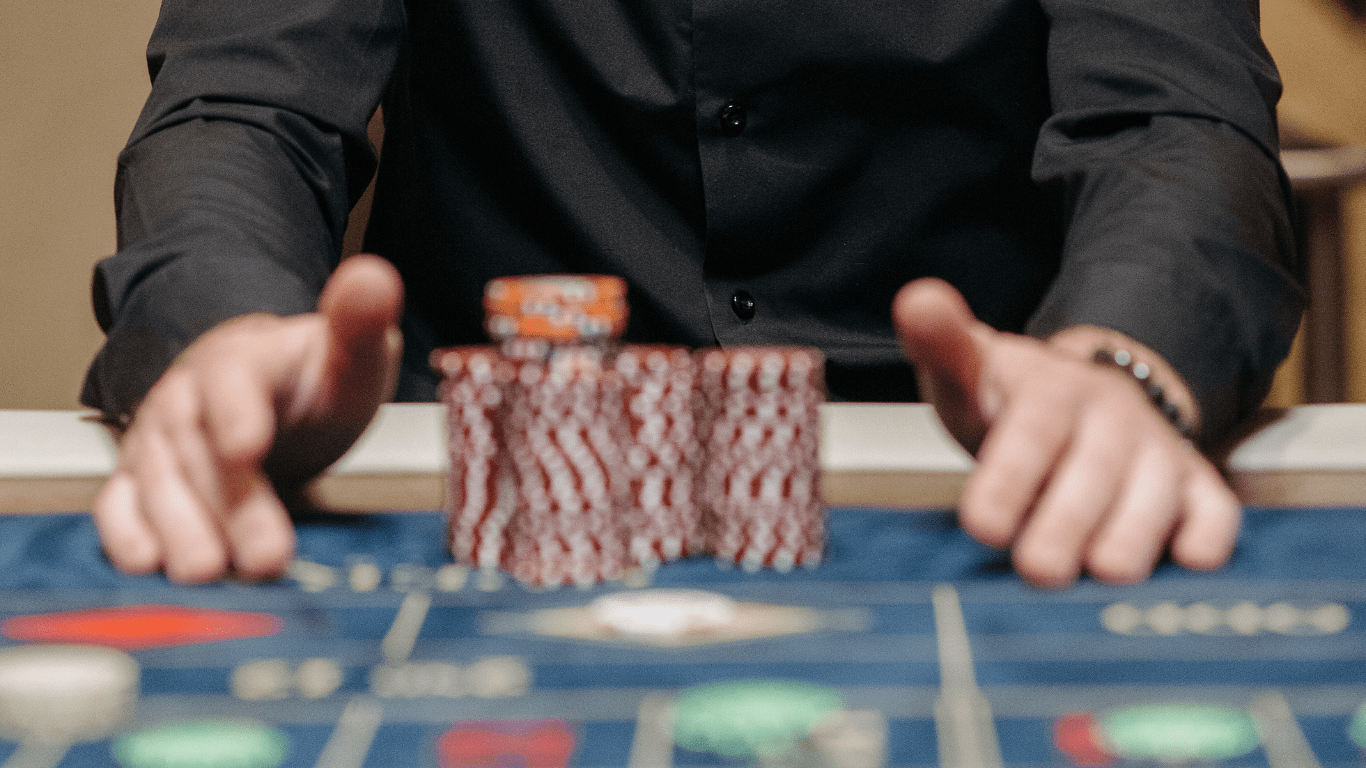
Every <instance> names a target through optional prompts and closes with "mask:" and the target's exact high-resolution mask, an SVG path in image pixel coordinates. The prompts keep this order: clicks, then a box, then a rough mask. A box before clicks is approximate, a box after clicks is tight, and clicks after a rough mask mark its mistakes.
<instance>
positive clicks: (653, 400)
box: [613, 345, 705, 569]
mask: <svg viewBox="0 0 1366 768" xmlns="http://www.w3.org/2000/svg"><path fill="white" fill-rule="evenodd" d="M613 367H614V369H615V370H616V371H617V372H618V373H619V374H620V375H621V377H622V380H623V382H624V383H625V405H626V423H627V425H628V427H629V441H628V442H627V444H626V467H625V470H626V481H627V484H628V488H629V496H628V498H627V499H626V503H627V508H626V521H627V530H628V536H629V539H630V541H629V543H628V545H627V549H628V552H629V553H630V557H631V563H632V565H634V566H637V567H641V568H645V569H651V568H653V567H655V566H657V565H659V564H660V563H664V562H668V561H670V560H673V559H676V558H678V557H680V556H683V555H690V554H696V553H698V552H701V551H703V548H704V546H705V538H704V536H703V531H702V507H701V504H700V493H699V491H698V488H699V486H700V480H701V477H700V476H699V470H700V467H701V462H700V461H699V458H700V448H701V445H700V442H699V440H698V434H699V433H698V429H697V411H698V405H699V400H698V392H697V366H696V363H695V361H694V358H693V355H692V353H691V352H689V351H688V350H687V349H686V348H684V347H670V346H662V345H661V346H650V345H633V346H626V347H624V348H622V349H621V351H620V352H619V353H618V354H617V356H616V360H615V361H614V365H613Z"/></svg>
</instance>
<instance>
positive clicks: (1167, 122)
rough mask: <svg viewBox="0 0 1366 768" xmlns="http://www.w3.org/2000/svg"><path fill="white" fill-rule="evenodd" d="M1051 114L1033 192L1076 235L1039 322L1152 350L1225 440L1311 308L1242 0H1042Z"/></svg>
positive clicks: (1252, 16)
mask: <svg viewBox="0 0 1366 768" xmlns="http://www.w3.org/2000/svg"><path fill="white" fill-rule="evenodd" d="M1044 8H1045V10H1046V12H1047V14H1048V17H1049V24H1050V28H1049V48H1048V56H1049V78H1050V91H1051V94H1052V99H1053V116H1052V117H1051V119H1049V120H1048V122H1047V123H1046V124H1045V125H1044V127H1043V129H1042V131H1041V133H1040V137H1039V143H1038V145H1037V149H1036V152H1035V157H1034V167H1033V175H1034V177H1035V180H1036V181H1038V182H1040V183H1043V184H1048V185H1055V186H1058V187H1060V193H1061V194H1060V198H1061V199H1062V200H1063V201H1064V205H1065V206H1066V211H1065V216H1066V217H1067V236H1066V241H1065V244H1064V250H1063V256H1062V264H1061V269H1060V272H1059V274H1058V276H1057V279H1056V281H1055V282H1054V283H1053V285H1052V286H1051V288H1050V290H1049V291H1048V293H1047V295H1046V297H1045V299H1044V301H1043V303H1042V304H1041V305H1040V307H1039V309H1038V311H1037V312H1036V313H1035V314H1034V316H1033V318H1032V319H1031V322H1030V326H1029V330H1030V332H1031V333H1033V334H1036V335H1040V336H1046V335H1048V334H1051V333H1054V332H1056V331H1058V330H1061V329H1062V328H1066V327H1068V326H1072V325H1078V324H1094V325H1100V326H1104V327H1109V328H1113V329H1115V330H1118V331H1120V332H1123V333H1125V334H1127V335H1129V336H1132V337H1134V338H1136V339H1137V340H1139V341H1141V342H1143V343H1144V344H1146V345H1148V346H1150V347H1152V348H1153V349H1154V350H1156V351H1157V352H1158V353H1159V354H1161V355H1162V356H1163V357H1164V358H1166V359H1167V360H1168V361H1169V362H1170V363H1171V364H1172V365H1173V366H1174V367H1175V368H1176V369H1177V370H1178V371H1179V372H1180V373H1181V374H1182V376H1183V377H1184V378H1185V379H1186V381H1187V382H1188V383H1189V384H1190V386H1191V387H1192V389H1193V390H1194V394H1195V396H1196V398H1197V400H1198V402H1199V404H1200V408H1201V413H1202V416H1203V419H1204V427H1205V432H1204V435H1205V439H1206V441H1207V442H1211V443H1212V442H1217V441H1218V440H1219V439H1221V438H1222V437H1223V436H1225V435H1226V434H1227V433H1228V431H1229V430H1230V429H1231V428H1232V427H1233V426H1234V425H1235V424H1236V423H1237V421H1238V420H1239V419H1240V418H1242V417H1243V416H1245V415H1246V414H1247V412H1248V411H1250V410H1251V409H1252V408H1255V407H1256V405H1257V404H1258V403H1259V402H1260V401H1261V399H1262V398H1263V397H1264V396H1265V394H1266V392H1267V390H1268V388H1269V387H1270V383H1271V379H1272V376H1273V375H1274V373H1275V369H1276V366H1277V365H1278V364H1279V363H1280V361H1281V360H1282V359H1283V358H1284V357H1285V355H1286V353H1287V352H1288V350H1289V346H1290V343H1291V341H1292V339H1293V337H1294V334H1295V331H1296V328H1297V327H1298V324H1299V320H1300V314H1301V311H1302V309H1303V295H1302V291H1301V288H1300V286H1299V280H1298V278H1297V275H1298V266H1297V264H1296V262H1295V252H1294V237H1293V233H1292V230H1291V225H1290V216H1289V207H1290V195H1289V184H1288V182H1287V180H1286V178H1285V174H1284V172H1283V171H1282V170H1281V167H1280V164H1279V161H1278V155H1277V139H1276V122H1275V103H1276V100H1277V98H1278V97H1279V94H1280V81H1279V77H1278V75H1277V73H1276V69H1275V65H1274V64H1273V63H1272V60H1271V57H1270V55H1269V54H1268V53H1267V51H1266V49H1265V47H1264V46H1263V45H1262V42H1261V39H1260V36H1259V33H1258V28H1257V16H1256V9H1255V6H1250V5H1249V4H1248V3H1247V2H1245V0H1044Z"/></svg>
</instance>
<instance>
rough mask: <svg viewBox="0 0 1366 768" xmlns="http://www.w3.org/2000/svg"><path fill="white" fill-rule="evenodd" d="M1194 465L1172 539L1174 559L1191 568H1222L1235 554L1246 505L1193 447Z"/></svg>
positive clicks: (1191, 451) (1191, 452)
mask: <svg viewBox="0 0 1366 768" xmlns="http://www.w3.org/2000/svg"><path fill="white" fill-rule="evenodd" d="M1190 461H1191V462H1193V464H1194V466H1193V468H1192V469H1191V470H1190V474H1189V476H1188V479H1187V481H1186V489H1185V490H1186V492H1185V498H1184V506H1185V509H1184V515H1183V516H1182V517H1181V519H1180V520H1179V522H1178V526H1177V532H1176V536H1175V538H1174V539H1173V540H1172V546H1171V552H1172V558H1173V559H1175V560H1176V562H1178V563H1180V564H1181V565H1184V566H1186V567H1187V568H1194V569H1196V570H1210V569H1212V568H1218V567H1219V566H1221V565H1223V564H1224V562H1225V561H1227V560H1228V558H1229V555H1231V554H1233V544H1234V541H1235V540H1236V539H1237V537H1238V525H1239V523H1240V522H1241V520H1242V505H1241V504H1239V502H1238V497H1237V496H1235V495H1234V494H1233V491H1232V490H1230V489H1229V487H1228V484H1227V483H1225V482H1224V480H1223V478H1222V477H1220V476H1219V473H1218V472H1217V471H1216V470H1215V469H1214V467H1213V465H1211V464H1210V463H1209V461H1207V460H1206V459H1205V458H1204V457H1203V456H1200V455H1199V454H1197V453H1196V452H1195V450H1194V449H1190Z"/></svg>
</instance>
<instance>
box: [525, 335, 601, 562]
mask: <svg viewBox="0 0 1366 768" xmlns="http://www.w3.org/2000/svg"><path fill="white" fill-rule="evenodd" d="M514 366H515V369H516V375H515V377H514V379H513V382H512V385H511V387H510V388H509V391H510V397H509V402H508V410H507V412H506V414H505V415H504V425H503V434H504V436H505V437H504V439H505V446H506V449H507V455H508V457H509V460H510V462H511V466H512V469H513V475H514V477H515V487H516V499H515V501H514V509H513V513H512V517H511V519H510V520H509V521H508V525H507V529H506V530H507V548H506V549H505V550H504V553H503V558H502V566H503V568H504V569H505V570H507V571H508V572H509V573H511V574H512V575H513V576H514V577H516V578H517V579H518V580H520V581H522V582H525V583H528V584H533V585H561V584H583V585H586V584H592V583H595V582H597V581H600V580H603V579H616V578H621V577H622V576H623V575H624V572H625V570H626V568H627V556H626V540H625V531H624V529H623V524H624V523H623V520H622V519H621V515H620V510H621V509H622V507H623V506H624V497H625V495H626V490H627V481H626V477H625V476H624V472H623V470H624V468H625V465H624V456H623V452H622V448H623V446H624V445H625V444H626V442H627V436H626V424H625V419H624V418H623V413H624V404H623V398H622V382H621V377H620V376H617V375H615V372H614V371H612V370H611V369H610V368H607V367H606V366H604V364H603V356H602V353H601V351H600V350H596V349H593V348H580V349H574V348H557V349H555V350H554V351H553V352H552V353H551V355H550V356H549V357H548V358H547V359H541V360H518V361H516V362H515V363H514Z"/></svg>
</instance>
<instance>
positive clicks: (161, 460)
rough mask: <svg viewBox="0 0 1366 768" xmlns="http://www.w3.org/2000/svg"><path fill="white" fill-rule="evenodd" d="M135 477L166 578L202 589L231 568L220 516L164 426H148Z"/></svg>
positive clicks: (133, 466) (144, 434)
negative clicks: (196, 483) (199, 490)
mask: <svg viewBox="0 0 1366 768" xmlns="http://www.w3.org/2000/svg"><path fill="white" fill-rule="evenodd" d="M141 428H142V429H143V432H142V436H141V439H140V441H139V444H138V451H137V457H136V459H137V460H136V461H135V462H133V463H132V468H133V469H132V471H133V474H134V477H135V478H136V481H137V486H138V496H139V498H140V499H141V501H142V509H143V514H144V515H145V516H146V518H147V520H148V522H149V523H150V524H151V526H152V528H153V529H154V530H155V531H156V533H157V537H158V538H159V539H160V541H161V548H162V559H163V565H164V567H165V570H166V575H167V576H168V577H170V578H171V580H173V581H178V582H182V583H198V582H203V581H210V580H213V579H216V578H218V577H220V576H222V575H223V573H224V572H225V571H226V568H227V553H226V552H225V550H224V546H223V541H222V533H221V531H220V530H219V528H218V523H217V515H216V514H214V512H213V511H211V510H210V509H208V508H207V507H205V505H204V503H203V501H202V500H201V498H200V495H199V494H198V493H197V492H196V491H195V490H194V488H193V485H192V483H191V481H190V480H189V478H188V477H187V476H186V474H185V470H184V467H183V466H182V464H181V460H180V457H179V455H178V452H177V448H176V445H175V441H174V439H173V438H171V437H169V436H168V435H166V434H164V433H163V432H162V431H161V425H160V424H144V425H142V427H141Z"/></svg>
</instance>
